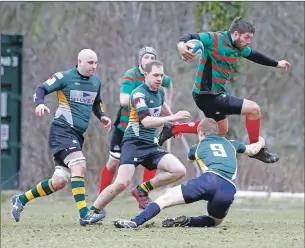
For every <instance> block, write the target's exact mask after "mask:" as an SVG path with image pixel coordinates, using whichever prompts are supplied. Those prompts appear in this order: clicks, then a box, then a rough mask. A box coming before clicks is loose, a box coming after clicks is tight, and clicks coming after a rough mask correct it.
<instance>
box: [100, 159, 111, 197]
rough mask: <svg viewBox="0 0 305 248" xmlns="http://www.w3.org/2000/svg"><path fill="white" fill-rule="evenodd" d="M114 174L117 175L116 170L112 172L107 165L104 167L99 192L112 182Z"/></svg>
mask: <svg viewBox="0 0 305 248" xmlns="http://www.w3.org/2000/svg"><path fill="white" fill-rule="evenodd" d="M114 175H115V172H110V171H109V170H108V168H107V166H106V165H105V167H104V168H103V170H102V172H101V179H100V191H99V193H101V192H102V191H103V190H104V189H105V188H107V187H108V186H109V185H110V184H111V183H112V180H113V177H114Z"/></svg>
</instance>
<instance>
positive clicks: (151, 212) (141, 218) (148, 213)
mask: <svg viewBox="0 0 305 248" xmlns="http://www.w3.org/2000/svg"><path fill="white" fill-rule="evenodd" d="M158 213H160V207H159V205H158V204H157V203H155V202H152V203H150V204H148V206H147V207H146V208H145V209H144V210H143V211H142V212H141V213H140V214H139V215H138V216H137V217H135V218H134V219H132V221H134V222H135V223H136V224H137V226H140V225H142V224H143V223H145V222H146V221H148V220H150V219H151V218H153V217H155V216H156V215H157V214H158Z"/></svg>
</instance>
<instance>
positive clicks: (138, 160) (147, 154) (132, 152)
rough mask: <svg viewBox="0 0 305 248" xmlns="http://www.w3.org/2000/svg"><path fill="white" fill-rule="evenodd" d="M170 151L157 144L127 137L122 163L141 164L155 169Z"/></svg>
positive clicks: (124, 143)
mask: <svg viewBox="0 0 305 248" xmlns="http://www.w3.org/2000/svg"><path fill="white" fill-rule="evenodd" d="M167 153H168V152H167V151H165V150H163V149H162V148H160V147H159V146H158V145H157V144H154V143H147V142H145V141H142V140H138V139H127V140H124V141H123V144H122V154H121V160H120V165H123V164H134V165H135V166H138V165H139V164H141V165H142V166H143V167H145V168H146V169H148V170H155V169H157V167H158V164H159V162H160V160H161V158H163V157H164V156H165V155H166V154H167Z"/></svg>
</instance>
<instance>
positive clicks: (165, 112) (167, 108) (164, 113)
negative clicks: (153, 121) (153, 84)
mask: <svg viewBox="0 0 305 248" xmlns="http://www.w3.org/2000/svg"><path fill="white" fill-rule="evenodd" d="M169 115H173V113H172V111H171V108H170V106H168V104H167V103H166V102H164V103H163V105H162V110H161V116H169Z"/></svg>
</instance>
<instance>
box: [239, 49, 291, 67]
mask: <svg viewBox="0 0 305 248" xmlns="http://www.w3.org/2000/svg"><path fill="white" fill-rule="evenodd" d="M244 57H245V58H246V59H248V60H250V61H252V62H254V63H257V64H260V65H265V66H272V67H276V68H282V69H285V71H287V70H288V68H289V67H290V63H289V62H288V61H286V60H280V61H277V60H274V59H272V58H270V57H268V56H266V55H264V54H262V53H260V52H258V51H255V50H251V52H250V54H249V55H248V56H244Z"/></svg>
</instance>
